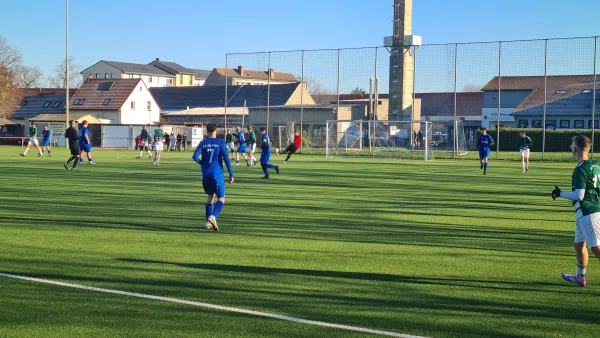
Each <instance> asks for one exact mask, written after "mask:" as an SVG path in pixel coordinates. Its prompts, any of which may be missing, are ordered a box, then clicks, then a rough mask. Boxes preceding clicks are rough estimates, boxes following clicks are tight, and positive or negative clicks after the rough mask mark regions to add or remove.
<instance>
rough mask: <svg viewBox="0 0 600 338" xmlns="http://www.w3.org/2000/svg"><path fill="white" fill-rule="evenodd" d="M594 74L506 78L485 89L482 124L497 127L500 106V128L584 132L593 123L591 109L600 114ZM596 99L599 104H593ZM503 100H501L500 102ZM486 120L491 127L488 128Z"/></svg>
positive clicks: (491, 83) (488, 84) (495, 79)
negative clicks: (543, 126) (544, 127)
mask: <svg viewBox="0 0 600 338" xmlns="http://www.w3.org/2000/svg"><path fill="white" fill-rule="evenodd" d="M594 78H595V77H594V75H558V76H548V77H547V78H546V79H545V78H544V77H543V76H503V77H501V78H498V77H495V78H494V79H492V80H491V81H490V82H488V83H487V84H486V85H485V86H484V87H483V88H482V91H483V93H484V94H483V97H484V99H483V111H482V116H483V125H484V126H489V127H492V128H493V127H495V125H496V124H497V123H496V121H497V119H498V106H500V112H501V114H500V125H505V124H506V125H509V126H510V124H509V123H510V120H511V119H512V120H514V122H512V123H513V124H512V126H515V127H519V128H542V125H543V120H544V110H545V111H546V128H549V129H584V128H591V127H592V123H594V124H595V126H596V128H598V127H599V125H598V119H595V121H594V122H592V110H593V107H594V106H595V107H596V116H599V115H598V112H599V109H600V107H599V104H600V96H599V95H598V94H599V92H598V91H597V92H596V95H594V88H595V86H594ZM594 98H595V99H596V103H595V105H594ZM498 99H500V101H498ZM486 121H487V123H488V125H486Z"/></svg>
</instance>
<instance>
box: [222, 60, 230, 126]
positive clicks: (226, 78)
mask: <svg viewBox="0 0 600 338" xmlns="http://www.w3.org/2000/svg"><path fill="white" fill-rule="evenodd" d="M228 62H229V55H227V54H225V122H224V126H225V130H223V131H224V134H225V135H223V137H227V81H228V80H229V77H228V74H229V68H228V67H229V65H228Z"/></svg>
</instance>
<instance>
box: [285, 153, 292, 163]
mask: <svg viewBox="0 0 600 338" xmlns="http://www.w3.org/2000/svg"><path fill="white" fill-rule="evenodd" d="M290 157H292V153H288V156H287V157H286V158H285V161H286V162H287V161H288V160H289V159H290Z"/></svg>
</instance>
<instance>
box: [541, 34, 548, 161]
mask: <svg viewBox="0 0 600 338" xmlns="http://www.w3.org/2000/svg"><path fill="white" fill-rule="evenodd" d="M544 41H545V45H544V120H543V121H542V128H543V130H542V160H544V153H545V152H546V111H547V108H548V39H546V40H544Z"/></svg>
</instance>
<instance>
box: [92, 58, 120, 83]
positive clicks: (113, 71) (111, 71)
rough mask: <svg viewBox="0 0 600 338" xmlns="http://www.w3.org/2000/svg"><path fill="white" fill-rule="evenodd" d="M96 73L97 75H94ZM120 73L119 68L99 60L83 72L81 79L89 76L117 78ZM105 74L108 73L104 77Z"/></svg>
mask: <svg viewBox="0 0 600 338" xmlns="http://www.w3.org/2000/svg"><path fill="white" fill-rule="evenodd" d="M96 74H97V75H98V77H96ZM121 74H122V72H121V71H120V70H119V69H117V68H115V67H113V66H111V65H109V64H107V63H104V62H99V63H97V64H95V65H93V66H92V67H90V68H88V69H86V70H85V71H84V72H83V81H85V80H86V79H87V78H89V77H90V76H91V77H92V78H94V79H96V78H99V79H105V78H108V79H111V78H113V79H118V78H120V77H121ZM106 75H108V77H105V76H106Z"/></svg>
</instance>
